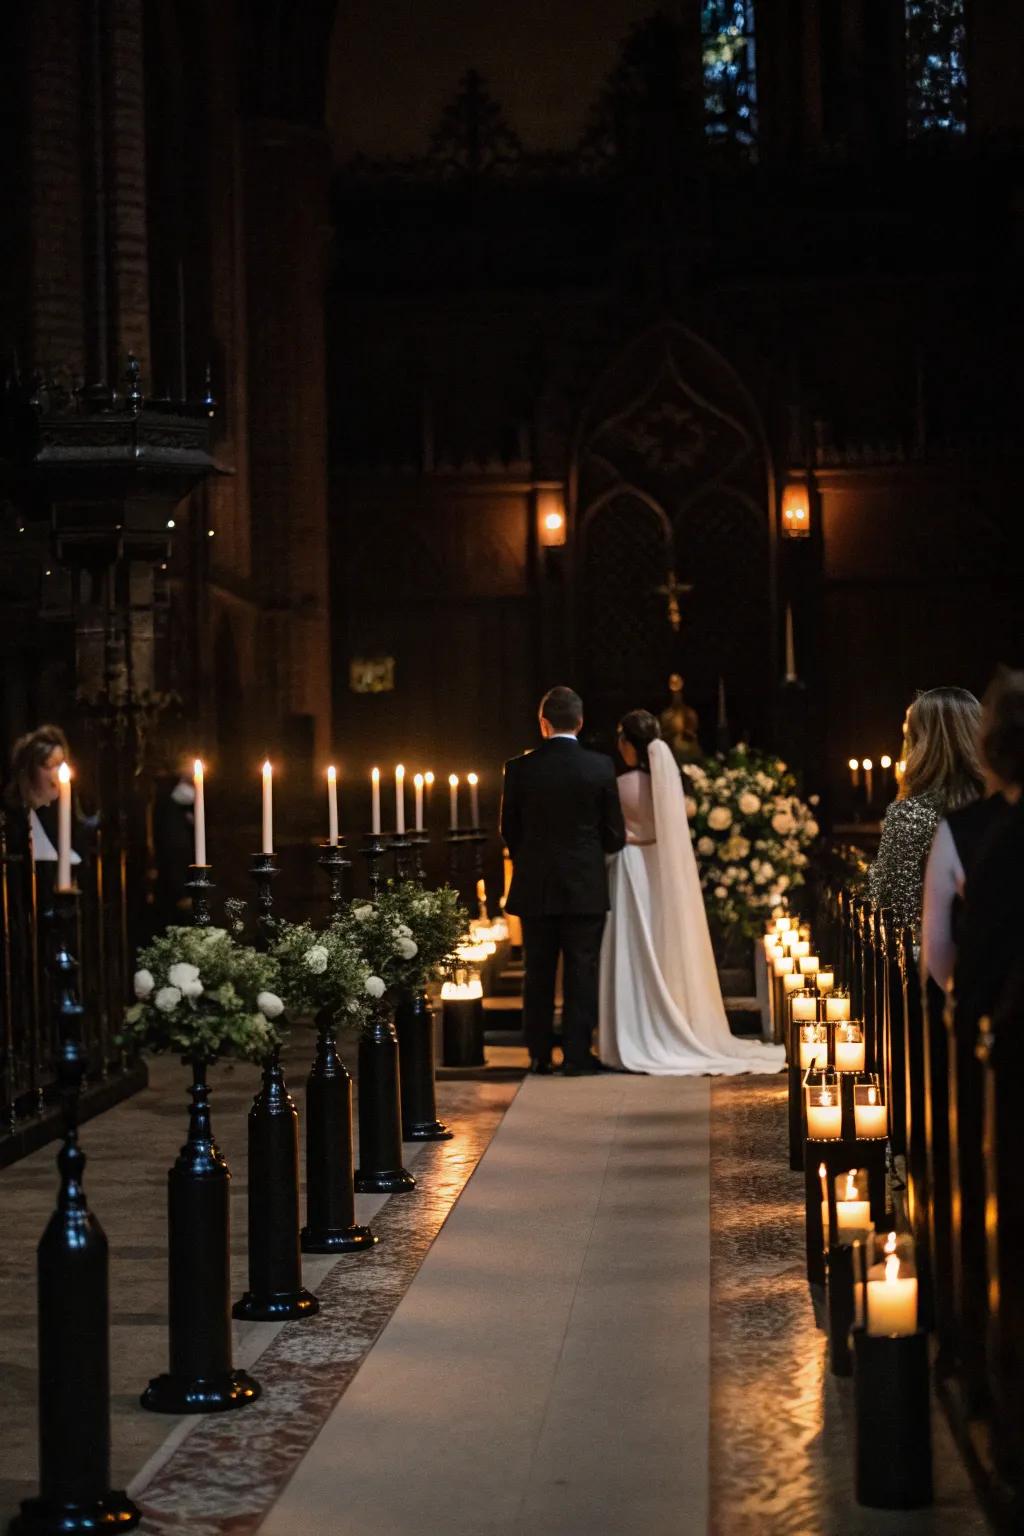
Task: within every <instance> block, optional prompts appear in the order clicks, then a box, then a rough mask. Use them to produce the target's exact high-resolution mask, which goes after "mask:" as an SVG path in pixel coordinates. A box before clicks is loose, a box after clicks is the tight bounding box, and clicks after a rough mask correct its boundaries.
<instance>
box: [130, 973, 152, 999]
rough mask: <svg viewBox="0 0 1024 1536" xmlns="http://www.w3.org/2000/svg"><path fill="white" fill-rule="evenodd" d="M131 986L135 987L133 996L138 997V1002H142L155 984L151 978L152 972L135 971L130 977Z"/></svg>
mask: <svg viewBox="0 0 1024 1536" xmlns="http://www.w3.org/2000/svg"><path fill="white" fill-rule="evenodd" d="M132 986H133V987H134V988H135V996H136V997H137V998H138V999H139V1002H140V1003H144V1002H145V1001H146V998H147V997H148V996H149V994H150V993H151V992H152V990H153V988H154V987H155V986H156V982H155V981H154V980H153V972H152V971H136V972H135V975H134V976H133V977H132Z"/></svg>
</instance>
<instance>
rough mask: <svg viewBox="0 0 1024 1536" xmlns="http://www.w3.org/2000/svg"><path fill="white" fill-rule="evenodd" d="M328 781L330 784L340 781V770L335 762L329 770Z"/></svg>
mask: <svg viewBox="0 0 1024 1536" xmlns="http://www.w3.org/2000/svg"><path fill="white" fill-rule="evenodd" d="M327 782H328V784H336V783H337V782H338V770H337V768H335V766H334V764H333V763H332V764H331V766H330V767H329V768H328V770H327Z"/></svg>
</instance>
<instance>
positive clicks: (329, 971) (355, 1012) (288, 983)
mask: <svg viewBox="0 0 1024 1536" xmlns="http://www.w3.org/2000/svg"><path fill="white" fill-rule="evenodd" d="M270 953H271V955H272V956H273V958H274V960H276V962H277V964H278V966H279V967H280V970H281V985H282V987H283V989H284V992H285V995H286V996H287V998H288V1007H289V1009H290V1010H291V1012H292V1013H293V1014H300V1013H303V1014H318V1013H320V1012H321V1010H323V1009H326V1011H327V1012H328V1013H329V1014H330V1016H331V1018H332V1019H333V1020H334V1021H335V1023H337V1024H340V1025H346V1026H348V1027H351V1028H356V1027H358V1025H360V1024H361V1023H362V1021H363V1015H364V1013H365V1011H366V1005H367V1002H368V997H369V994H368V993H367V987H366V983H367V981H368V979H369V975H370V972H369V968H368V967H367V965H366V962H365V961H364V960H363V958H362V955H361V953H360V950H359V946H358V945H357V944H356V942H355V938H354V936H353V934H352V933H351V932H350V931H348V930H347V929H346V928H344V927H341V926H337V925H332V926H330V927H327V928H324V929H317V928H314V927H313V925H312V924H311V923H286V922H279V923H277V924H276V927H275V936H274V941H273V943H272V944H271V946H270Z"/></svg>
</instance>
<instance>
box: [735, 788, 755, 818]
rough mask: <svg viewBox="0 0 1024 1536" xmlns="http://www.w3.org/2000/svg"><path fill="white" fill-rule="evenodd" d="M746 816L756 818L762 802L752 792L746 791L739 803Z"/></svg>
mask: <svg viewBox="0 0 1024 1536" xmlns="http://www.w3.org/2000/svg"><path fill="white" fill-rule="evenodd" d="M737 804H738V805H739V808H740V810H741V811H742V813H743V815H744V816H756V815H757V813H758V811H759V810H760V809H761V802H760V800H759V799H758V797H757V795H755V794H754V792H753V791H752V790H749V789H745V790H744V791H743V793H742V794H741V795H740V798H739V800H738V802H737Z"/></svg>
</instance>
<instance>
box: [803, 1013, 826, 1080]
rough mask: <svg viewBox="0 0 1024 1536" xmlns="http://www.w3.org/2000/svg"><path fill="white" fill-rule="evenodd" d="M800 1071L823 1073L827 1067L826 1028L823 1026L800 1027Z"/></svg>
mask: <svg viewBox="0 0 1024 1536" xmlns="http://www.w3.org/2000/svg"><path fill="white" fill-rule="evenodd" d="M799 1039H800V1070H801V1071H802V1072H807V1071H809V1070H810V1068H812V1067H817V1068H818V1070H819V1071H823V1070H824V1068H825V1067H826V1066H827V1065H828V1028H827V1026H826V1025H824V1024H801V1025H800V1036H799Z"/></svg>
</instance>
